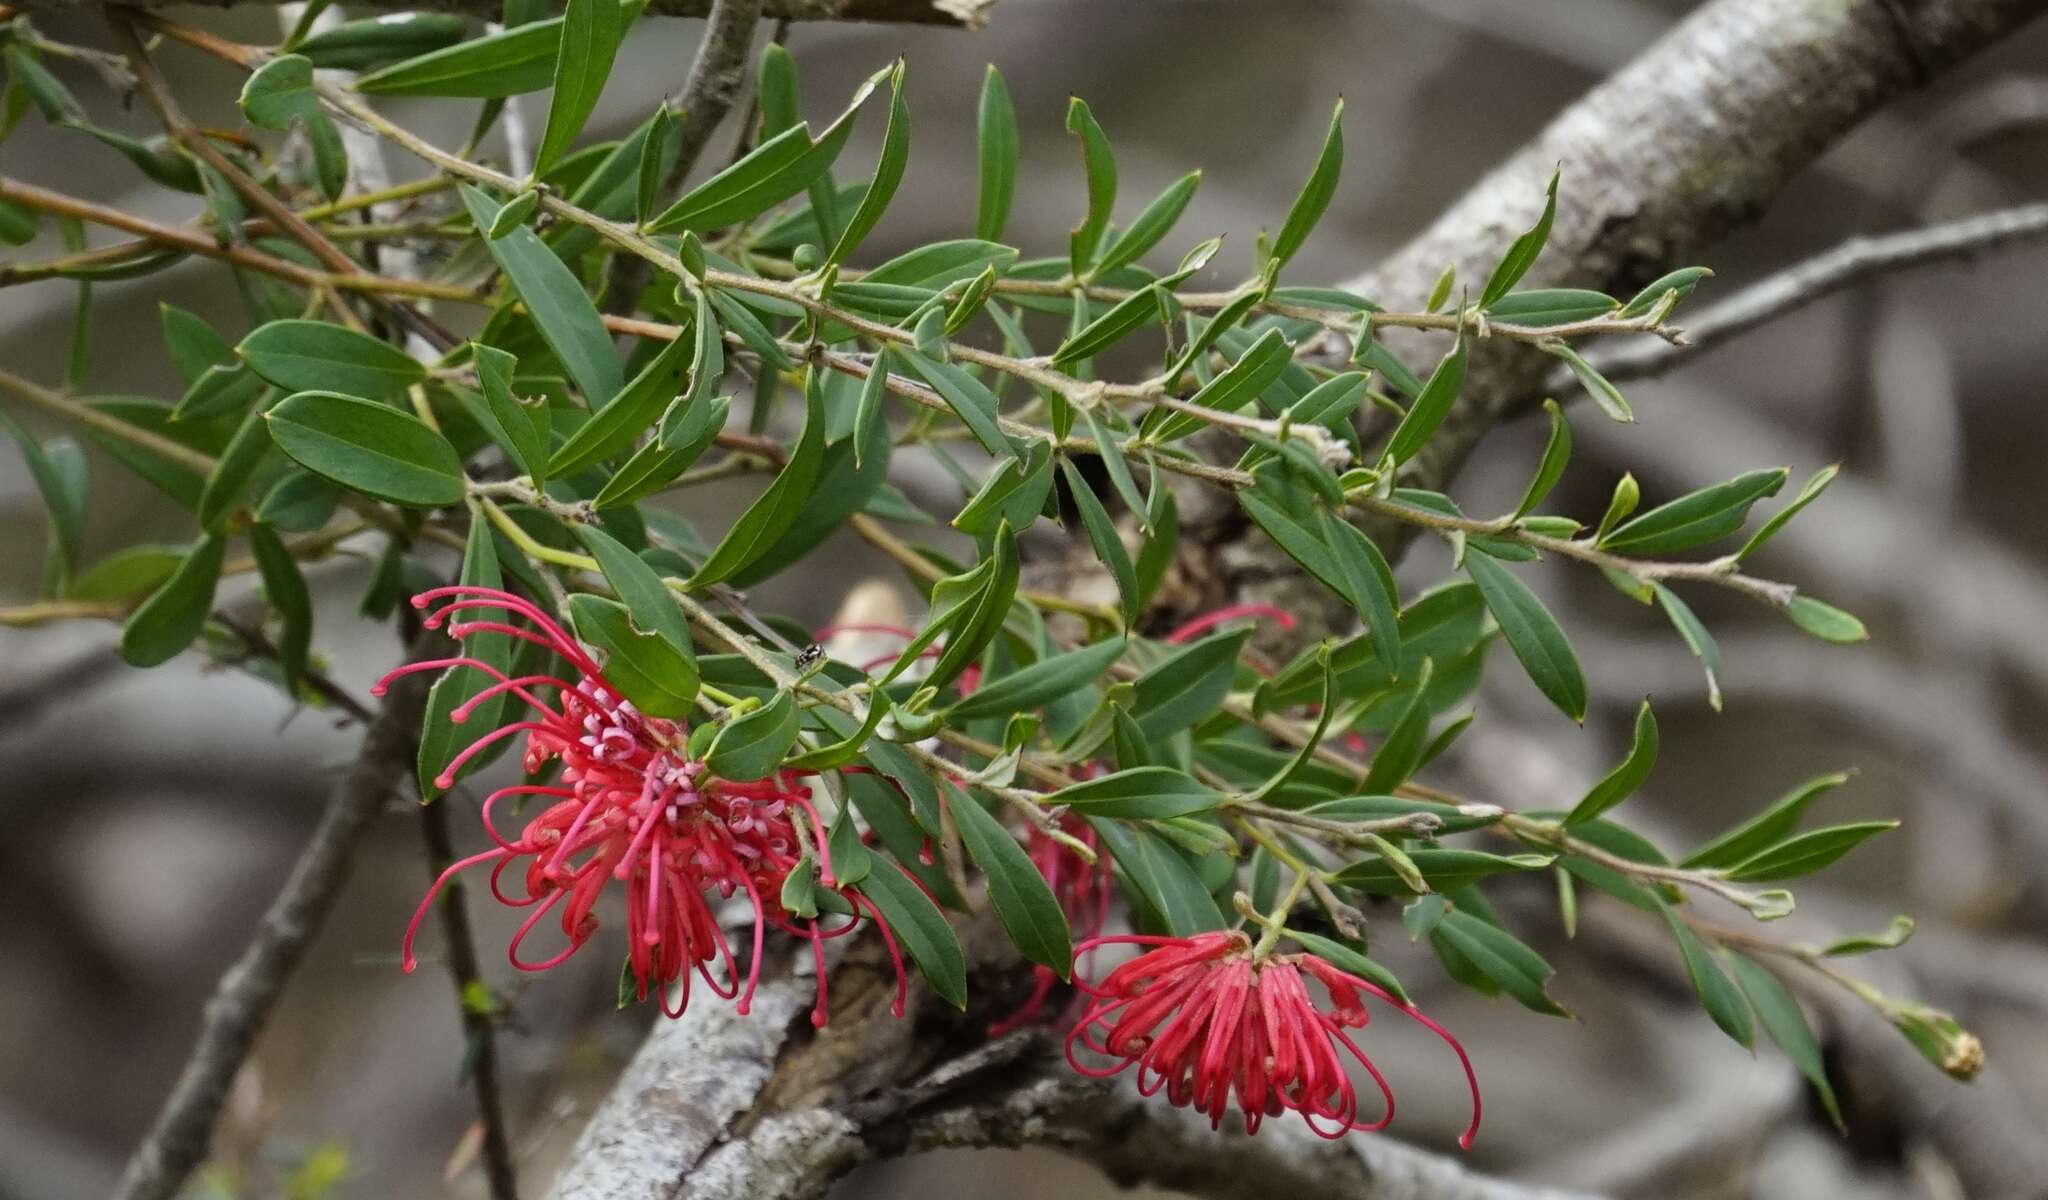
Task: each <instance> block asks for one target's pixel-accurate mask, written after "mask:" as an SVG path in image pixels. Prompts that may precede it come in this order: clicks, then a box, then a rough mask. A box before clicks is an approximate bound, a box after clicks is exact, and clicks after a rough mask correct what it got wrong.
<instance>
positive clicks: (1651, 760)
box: [1564, 700, 1657, 828]
mask: <svg viewBox="0 0 2048 1200" xmlns="http://www.w3.org/2000/svg"><path fill="white" fill-rule="evenodd" d="M1656 765H1657V718H1656V716H1655V715H1654V714H1652V713H1651V712H1650V702H1649V701H1648V700H1645V701H1643V706H1642V707H1641V708H1639V709H1637V710H1636V732H1635V740H1634V742H1633V743H1632V744H1631V745H1630V746H1629V751H1628V757H1627V758H1625V759H1623V760H1622V762H1621V765H1620V766H1618V767H1616V768H1614V770H1612V771H1609V772H1608V773H1607V778H1605V779H1602V780H1601V781H1600V782H1599V783H1596V784H1594V785H1593V790H1591V791H1589V792H1587V793H1586V795H1585V797H1584V798H1583V799H1581V800H1580V801H1579V802H1578V804H1577V805H1576V806H1575V807H1574V808H1573V809H1572V811H1571V815H1570V816H1568V817H1566V818H1565V819H1564V823H1565V825H1566V827H1567V828H1569V827H1570V826H1573V825H1580V824H1584V823H1585V822H1587V821H1590V820H1592V819H1593V818H1595V817H1597V816H1599V815H1600V814H1602V813H1604V812H1606V811H1607V810H1608V809H1611V808H1613V807H1614V806H1615V805H1617V804H1620V803H1621V802H1622V801H1624V800H1626V799H1628V798H1629V797H1630V796H1633V795H1635V794H1636V790H1637V789H1638V788H1640V787H1642V786H1643V781H1644V780H1646V779H1648V778H1649V777H1650V769H1651V768H1652V767H1654V766H1656Z"/></svg>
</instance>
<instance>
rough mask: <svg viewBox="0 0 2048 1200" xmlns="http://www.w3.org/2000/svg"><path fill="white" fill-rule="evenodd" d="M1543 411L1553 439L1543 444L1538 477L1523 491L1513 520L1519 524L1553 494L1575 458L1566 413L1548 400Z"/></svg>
mask: <svg viewBox="0 0 2048 1200" xmlns="http://www.w3.org/2000/svg"><path fill="white" fill-rule="evenodd" d="M1543 411H1544V412H1546V413H1549V414H1550V440H1549V441H1548V442H1545V443H1544V445H1543V458H1542V459H1541V461H1539V462H1538V463H1537V464H1536V475H1535V477H1534V478H1532V479H1530V480H1529V486H1528V488H1527V489H1526V490H1524V491H1523V492H1522V500H1521V503H1519V504H1517V505H1515V511H1514V513H1513V514H1511V516H1510V518H1509V519H1510V520H1515V521H1519V520H1521V519H1522V518H1523V517H1525V516H1528V515H1529V514H1530V513H1532V512H1534V511H1536V506H1537V505H1539V504H1541V503H1543V500H1544V497H1546V496H1548V495H1550V489H1552V488H1554V487H1556V486H1557V481H1558V480H1559V479H1562V478H1563V477H1564V468H1565V464H1566V463H1568V462H1570V461H1571V457H1572V427H1571V426H1570V425H1569V424H1567V423H1566V422H1565V419H1564V410H1563V409H1562V408H1560V407H1558V403H1557V401H1555V400H1545V401H1544V402H1543Z"/></svg>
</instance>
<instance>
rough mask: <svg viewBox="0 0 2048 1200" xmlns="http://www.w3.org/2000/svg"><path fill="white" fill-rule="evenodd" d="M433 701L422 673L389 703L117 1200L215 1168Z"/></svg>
mask: <svg viewBox="0 0 2048 1200" xmlns="http://www.w3.org/2000/svg"><path fill="white" fill-rule="evenodd" d="M427 636H429V637H432V638H434V639H437V640H438V639H439V638H440V637H441V635H439V634H431V635H427ZM412 649H413V651H414V653H415V654H418V653H421V652H424V651H425V650H426V649H427V646H426V645H425V644H423V643H421V642H415V643H414V645H413V647H412ZM426 693H427V679H426V676H425V674H424V673H421V674H418V675H411V676H407V677H406V678H404V679H402V680H400V681H399V682H398V683H396V684H394V685H393V686H392V688H391V691H390V693H389V694H388V695H387V696H386V697H385V700H384V708H383V710H382V711H381V712H379V713H378V714H377V717H376V719H375V720H374V721H372V722H371V723H370V726H369V729H368V731H367V732H366V733H365V734H364V736H363V748H362V751H361V753H360V754H358V755H357V757H356V761H355V763H354V765H353V766H351V767H350V768H349V771H348V774H347V775H345V776H343V777H342V780H341V782H340V784H338V785H337V786H336V788H335V791H334V795H333V798H332V799H330V800H329V801H328V804H327V811H326V813H325V814H324V815H323V816H322V817H321V819H320V824H319V826H318V828H316V829H315V830H314V831H313V838H312V840H311V841H310V842H308V843H307V845H306V849H305V851H304V852H303V853H301V854H300V855H299V860H298V862H297V863H295V864H293V866H292V873H291V877H290V878H289V879H287V880H286V881H285V886H284V889H283V890H282V891H280V892H279V893H278V894H277V898H276V899H275V900H273V901H271V904H270V907H269V909H268V910H266V911H265V912H264V914H263V919H262V922H261V923H260V924H259V925H258V926H257V929H256V934H255V936H254V937H253V938H252V939H250V942H249V944H248V946H247V947H246V948H245V949H244V950H243V951H242V953H241V956H240V957H239V958H237V959H236V960H235V963H234V965H233V966H232V967H230V968H228V971H227V973H226V974H225V975H223V976H221V980H220V983H219V985H218V986H217V987H216V988H215V989H214V994H213V997H212V999H210V1000H208V1001H207V1003H206V1010H205V1016H204V1018H203V1021H202V1025H201V1028H200V1031H199V1038H198V1040H197V1041H196V1042H195V1043H194V1045H193V1047H192V1053H191V1055H190V1057H189V1058H188V1059H187V1060H186V1063H185V1069H184V1070H183V1071H182V1072H181V1073H180V1074H179V1076H178V1082H177V1085H176V1086H175V1087H174V1088H172V1090H171V1094H170V1097H169V1098H168V1099H167V1100H165V1102H164V1106H163V1108H162V1109H161V1110H160V1111H159V1112H158V1113H157V1117H156V1120H155V1121H154V1122H153V1123H152V1124H151V1125H150V1129H149V1133H148V1135H147V1136H146V1137H145V1138H144V1139H143V1141H142V1144H141V1145H140V1146H139V1147H138V1148H137V1149H136V1151H135V1154H134V1156H133V1157H132V1158H130V1159H129V1160H128V1165H127V1167H126V1169H125V1170H123V1171H122V1173H121V1181H120V1184H119V1186H117V1187H116V1188H115V1191H114V1196H115V1198H116V1200H169V1198H170V1197H172V1196H175V1195H176V1194H177V1193H178V1190H179V1189H180V1188H181V1187H182V1186H183V1185H184V1182H185V1180H186V1178H187V1177H188V1176H189V1175H190V1174H191V1173H192V1171H193V1169H194V1168H196V1167H198V1166H199V1164H200V1163H202V1162H204V1161H205V1159H206V1153H207V1148H208V1144H209V1143H210V1142H211V1140H212V1137H213V1126H214V1122H215V1121H216V1120H217V1119H218V1118H219V1116H220V1109H221V1104H222V1103H223V1102H224V1101H225V1100H226V1099H227V1094H228V1089H229V1087H230V1086H231V1085H232V1084H233V1083H234V1079H235V1074H236V1072H237V1071H239V1070H240V1069H241V1066H242V1062H243V1060H244V1059H245V1058H247V1057H248V1054H249V1048H250V1047H251V1046H252V1045H253V1044H254V1043H255V1041H256V1035H257V1034H258V1033H260V1032H262V1029H263V1025H264V1022H265V1021H266V1020H267V1019H268V1018H269V1016H270V1010H271V1008H272V1007H273V1006H275V1004H276V1003H277V998H278V996H279V994H281V993H282V992H283V991H284V986H285V983H286V982H287V981H289V980H290V979H291V976H292V972H293V970H294V969H295V968H296V967H297V966H298V964H299V960H300V959H301V958H302V957H304V955H305V952H306V947H307V946H308V945H309V944H311V942H312V940H313V937H314V935H315V934H317V933H318V932H319V931H320V926H321V924H322V923H323V922H324V921H325V919H326V916H327V914H328V912H329V911H330V910H331V909H332V908H333V906H334V899H335V897H336V896H337V895H338V894H339V893H340V891H341V887H342V884H343V883H345V882H347V880H348V873H349V867H350V865H351V861H352V860H353V858H354V856H355V849H356V846H357V844H358V843H359V842H361V840H362V837H363V834H364V833H365V832H367V831H368V829H369V827H370V823H371V820H372V819H373V818H374V817H375V816H376V815H377V812H378V810H379V809H380V808H382V807H383V804H384V802H385V801H386V800H387V799H389V797H390V796H391V793H392V789H393V788H395V787H396V786H397V785H398V783H399V781H400V780H402V779H404V778H405V777H406V775H407V774H408V773H409V772H410V771H411V770H412V762H413V737H414V732H415V731H416V730H417V729H418V728H419V723H420V718H421V717H422V716H423V715H424V713H425V710H426Z"/></svg>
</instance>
